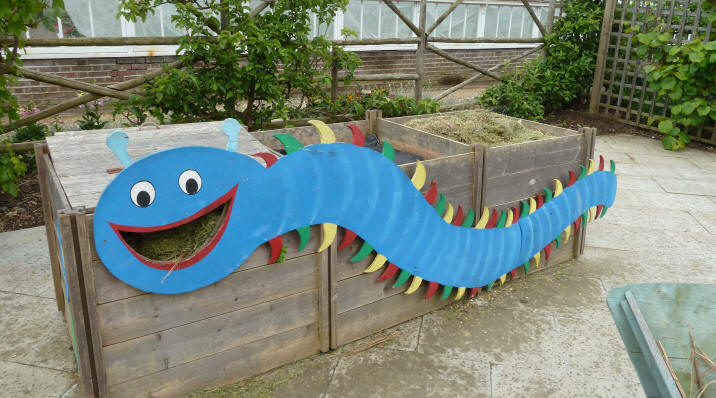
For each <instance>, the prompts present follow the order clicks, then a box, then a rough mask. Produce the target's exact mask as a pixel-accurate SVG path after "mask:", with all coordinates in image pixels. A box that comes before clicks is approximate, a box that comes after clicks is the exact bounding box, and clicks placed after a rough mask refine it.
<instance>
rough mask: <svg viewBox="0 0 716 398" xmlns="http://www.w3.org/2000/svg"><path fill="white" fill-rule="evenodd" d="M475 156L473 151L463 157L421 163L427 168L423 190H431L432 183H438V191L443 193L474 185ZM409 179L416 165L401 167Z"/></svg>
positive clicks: (408, 164) (410, 164) (450, 157)
mask: <svg viewBox="0 0 716 398" xmlns="http://www.w3.org/2000/svg"><path fill="white" fill-rule="evenodd" d="M474 156H475V155H473V153H472V149H471V150H470V152H468V153H465V154H462V155H454V156H447V157H443V158H439V159H431V160H425V161H421V163H422V164H423V166H425V174H426V180H425V185H424V186H423V188H422V190H423V191H426V192H427V190H428V189H429V188H430V182H431V181H436V182H437V183H438V190H439V191H440V192H443V191H445V190H449V189H452V188H455V187H460V186H463V185H472V181H473V176H472V174H473V170H474V167H473V166H474ZM399 167H400V168H401V169H402V170H403V171H404V172H405V174H406V175H407V176H408V177H412V176H413V174H414V173H415V163H406V164H402V165H400V166H399Z"/></svg>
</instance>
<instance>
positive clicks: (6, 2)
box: [0, 0, 63, 121]
mask: <svg viewBox="0 0 716 398" xmlns="http://www.w3.org/2000/svg"><path fill="white" fill-rule="evenodd" d="M48 3H49V5H48ZM62 6H63V2H62V0H51V2H50V1H45V0H2V1H0V36H10V37H13V38H15V42H14V43H13V44H11V45H7V44H2V45H0V119H4V118H6V117H7V119H9V120H10V121H12V120H17V119H19V116H20V115H19V114H18V110H19V106H18V104H17V99H16V98H15V97H14V96H13V95H12V93H10V90H9V89H8V86H9V85H11V84H14V83H15V81H16V80H15V77H14V76H12V75H11V74H9V73H12V72H13V70H14V69H15V68H16V67H18V66H20V65H22V61H21V60H20V57H19V56H18V53H19V51H20V50H22V48H23V47H25V31H26V30H27V29H28V28H32V27H36V26H37V24H38V23H40V22H41V21H42V20H43V18H51V17H52V16H51V15H47V14H45V15H44V16H43V13H44V12H45V10H46V9H47V8H48V7H49V8H51V9H52V10H53V11H54V12H55V13H56V12H57V11H59V10H60V8H62Z"/></svg>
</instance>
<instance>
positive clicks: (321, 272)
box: [318, 243, 335, 352]
mask: <svg viewBox="0 0 716 398" xmlns="http://www.w3.org/2000/svg"><path fill="white" fill-rule="evenodd" d="M334 246H335V243H334V244H332V245H331V246H330V247H329V248H328V250H324V251H323V253H318V340H319V346H320V350H321V352H328V351H329V350H330V349H331V296H330V295H331V292H330V271H329V267H330V261H331V259H330V255H331V249H332V248H333V247H334Z"/></svg>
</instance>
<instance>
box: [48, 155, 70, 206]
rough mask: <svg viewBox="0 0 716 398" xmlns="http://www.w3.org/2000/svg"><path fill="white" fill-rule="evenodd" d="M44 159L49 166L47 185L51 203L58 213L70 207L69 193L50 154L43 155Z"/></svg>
mask: <svg viewBox="0 0 716 398" xmlns="http://www.w3.org/2000/svg"><path fill="white" fill-rule="evenodd" d="M42 159H43V160H42V161H43V163H44V164H45V165H46V167H47V187H48V188H49V195H50V196H49V197H50V204H51V205H52V211H53V213H57V212H58V211H60V210H64V209H69V208H70V202H69V201H68V200H67V195H66V194H65V192H64V190H63V189H62V184H61V183H60V179H59V177H57V172H56V171H55V167H54V165H53V163H52V160H50V156H49V155H47V154H43V155H42Z"/></svg>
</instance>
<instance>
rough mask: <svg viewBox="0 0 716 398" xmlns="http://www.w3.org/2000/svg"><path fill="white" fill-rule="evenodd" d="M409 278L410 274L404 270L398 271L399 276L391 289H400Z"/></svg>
mask: <svg viewBox="0 0 716 398" xmlns="http://www.w3.org/2000/svg"><path fill="white" fill-rule="evenodd" d="M408 278H410V272H408V271H406V270H400V275H398V280H397V281H395V284H394V285H393V287H401V286H403V284H404V283H405V282H406V281H407V280H408Z"/></svg>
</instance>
